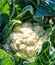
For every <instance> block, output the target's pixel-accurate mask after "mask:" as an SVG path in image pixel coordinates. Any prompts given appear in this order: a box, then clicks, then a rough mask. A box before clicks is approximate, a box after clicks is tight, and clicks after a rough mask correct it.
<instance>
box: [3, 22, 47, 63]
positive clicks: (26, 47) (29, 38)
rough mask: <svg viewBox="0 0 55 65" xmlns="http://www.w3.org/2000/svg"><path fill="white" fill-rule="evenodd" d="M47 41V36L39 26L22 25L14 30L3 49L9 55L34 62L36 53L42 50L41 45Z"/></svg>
mask: <svg viewBox="0 0 55 65" xmlns="http://www.w3.org/2000/svg"><path fill="white" fill-rule="evenodd" d="M46 39H47V34H46V32H45V30H44V29H43V27H41V26H40V25H39V24H37V23H36V24H34V25H33V26H32V25H31V24H30V23H27V22H26V23H24V24H22V25H20V26H17V27H16V28H14V30H13V31H12V32H11V34H10V35H9V37H8V38H7V42H6V43H5V45H4V49H5V50H6V51H7V52H8V53H10V54H12V53H13V54H16V55H18V56H20V57H22V58H25V59H26V60H27V61H30V62H32V61H34V59H35V55H36V52H39V51H40V50H41V48H42V43H43V42H44V41H45V40H46Z"/></svg>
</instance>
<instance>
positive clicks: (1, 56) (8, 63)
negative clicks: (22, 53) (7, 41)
mask: <svg viewBox="0 0 55 65" xmlns="http://www.w3.org/2000/svg"><path fill="white" fill-rule="evenodd" d="M0 65H15V62H14V61H13V60H12V59H11V58H10V56H9V55H8V54H7V53H6V52H5V51H4V50H2V49H0Z"/></svg>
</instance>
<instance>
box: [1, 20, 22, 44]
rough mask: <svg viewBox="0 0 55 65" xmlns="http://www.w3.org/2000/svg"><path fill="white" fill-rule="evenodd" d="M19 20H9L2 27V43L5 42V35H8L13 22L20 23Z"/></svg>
mask: <svg viewBox="0 0 55 65" xmlns="http://www.w3.org/2000/svg"><path fill="white" fill-rule="evenodd" d="M20 23H21V21H19V20H13V21H10V22H9V23H8V24H7V25H6V26H5V27H4V29H3V31H2V33H1V40H2V43H5V41H6V39H7V37H8V36H9V34H10V33H11V31H12V29H13V27H14V25H15V24H20Z"/></svg>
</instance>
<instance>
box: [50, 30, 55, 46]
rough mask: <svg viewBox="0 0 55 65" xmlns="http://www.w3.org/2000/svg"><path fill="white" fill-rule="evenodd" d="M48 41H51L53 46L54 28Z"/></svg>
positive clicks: (54, 44) (54, 38)
mask: <svg viewBox="0 0 55 65" xmlns="http://www.w3.org/2000/svg"><path fill="white" fill-rule="evenodd" d="M50 41H51V43H52V45H53V47H55V29H54V30H53V31H52V33H51V35H50Z"/></svg>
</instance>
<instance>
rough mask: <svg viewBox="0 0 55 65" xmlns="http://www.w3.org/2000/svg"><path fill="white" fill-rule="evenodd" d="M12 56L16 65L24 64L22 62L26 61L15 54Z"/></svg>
mask: <svg viewBox="0 0 55 65" xmlns="http://www.w3.org/2000/svg"><path fill="white" fill-rule="evenodd" d="M13 57H14V59H15V63H16V65H24V62H27V61H26V60H25V59H23V58H21V57H19V56H17V55H14V56H13Z"/></svg>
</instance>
